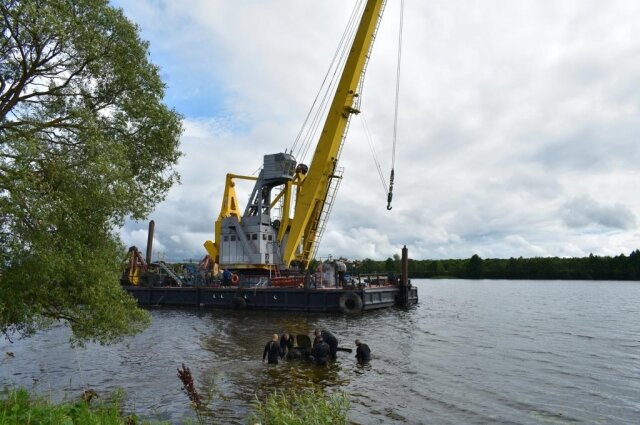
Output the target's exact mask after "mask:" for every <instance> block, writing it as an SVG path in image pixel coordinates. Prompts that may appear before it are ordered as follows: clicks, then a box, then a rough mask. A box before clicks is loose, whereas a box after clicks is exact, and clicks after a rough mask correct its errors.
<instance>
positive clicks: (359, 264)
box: [349, 250, 640, 280]
mask: <svg viewBox="0 0 640 425" xmlns="http://www.w3.org/2000/svg"><path fill="white" fill-rule="evenodd" d="M349 265H350V267H349V272H350V273H352V274H354V275H357V274H367V273H386V272H395V273H398V272H399V271H400V257H399V256H398V255H395V256H394V258H391V257H390V258H387V259H386V260H383V261H376V260H371V259H368V258H367V259H364V260H361V261H355V262H350V264H349ZM409 276H410V277H412V278H457V279H544V280H554V279H575V280H640V250H635V251H633V252H632V253H631V254H629V255H628V256H627V255H624V254H620V255H618V256H615V257H609V256H598V255H593V254H592V255H589V256H588V257H584V258H560V257H536V258H522V257H519V258H508V259H500V258H487V259H482V258H480V257H479V256H478V255H473V256H472V257H471V258H466V259H455V260H413V259H409Z"/></svg>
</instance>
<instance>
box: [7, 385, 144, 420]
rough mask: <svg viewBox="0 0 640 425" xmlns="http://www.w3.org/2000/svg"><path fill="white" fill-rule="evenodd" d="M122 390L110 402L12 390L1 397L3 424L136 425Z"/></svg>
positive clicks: (134, 417)
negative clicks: (56, 401)
mask: <svg viewBox="0 0 640 425" xmlns="http://www.w3.org/2000/svg"><path fill="white" fill-rule="evenodd" d="M121 406H122V392H116V393H114V395H113V397H112V400H111V401H109V402H102V401H98V402H94V403H93V404H92V403H90V402H86V401H83V400H78V401H69V402H62V403H59V404H54V403H51V402H50V401H48V400H46V399H44V398H36V397H32V396H31V395H30V394H29V392H28V391H27V390H25V389H23V388H20V389H11V390H9V391H8V393H7V394H6V395H5V396H3V397H2V399H0V425H137V424H149V422H141V421H140V420H139V419H138V418H137V417H136V416H135V415H125V414H123V413H122V409H121Z"/></svg>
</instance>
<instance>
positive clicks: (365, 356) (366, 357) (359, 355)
mask: <svg viewBox="0 0 640 425" xmlns="http://www.w3.org/2000/svg"><path fill="white" fill-rule="evenodd" d="M356 347H358V348H356V359H357V360H358V363H360V364H364V363H368V362H369V361H370V360H371V349H370V348H369V346H368V345H367V344H365V343H363V342H362V341H360V340H359V339H356Z"/></svg>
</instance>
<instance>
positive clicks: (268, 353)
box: [262, 334, 281, 364]
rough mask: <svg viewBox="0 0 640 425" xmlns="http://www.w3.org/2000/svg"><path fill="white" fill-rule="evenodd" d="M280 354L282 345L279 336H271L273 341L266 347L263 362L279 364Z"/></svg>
mask: <svg viewBox="0 0 640 425" xmlns="http://www.w3.org/2000/svg"><path fill="white" fill-rule="evenodd" d="M279 357H281V354H280V344H278V334H273V335H272V336H271V341H269V342H267V345H265V346H264V352H263V353H262V361H263V362H264V361H265V360H267V359H268V361H269V364H278V358H279Z"/></svg>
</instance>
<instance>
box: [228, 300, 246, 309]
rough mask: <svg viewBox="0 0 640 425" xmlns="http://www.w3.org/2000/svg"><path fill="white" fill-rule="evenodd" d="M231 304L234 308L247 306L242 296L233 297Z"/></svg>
mask: <svg viewBox="0 0 640 425" xmlns="http://www.w3.org/2000/svg"><path fill="white" fill-rule="evenodd" d="M231 305H232V306H233V309H234V310H244V309H246V308H247V301H246V300H245V299H244V298H242V297H233V299H232V300H231Z"/></svg>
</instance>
